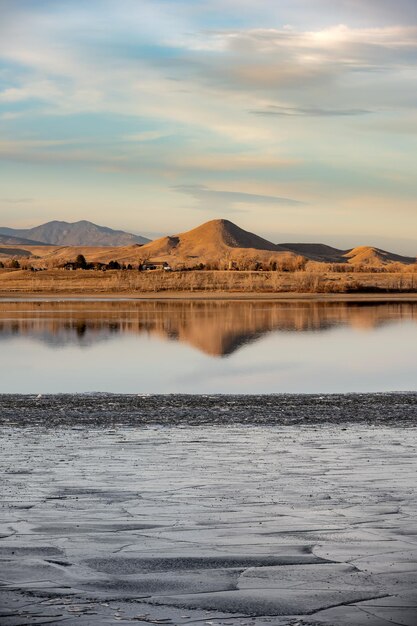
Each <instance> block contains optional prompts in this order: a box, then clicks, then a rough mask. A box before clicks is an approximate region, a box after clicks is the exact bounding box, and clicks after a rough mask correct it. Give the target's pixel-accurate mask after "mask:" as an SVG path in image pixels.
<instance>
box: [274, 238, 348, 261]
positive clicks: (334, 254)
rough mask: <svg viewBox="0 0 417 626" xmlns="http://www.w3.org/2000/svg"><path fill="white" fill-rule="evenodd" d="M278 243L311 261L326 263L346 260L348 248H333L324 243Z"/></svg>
mask: <svg viewBox="0 0 417 626" xmlns="http://www.w3.org/2000/svg"><path fill="white" fill-rule="evenodd" d="M278 245H279V246H280V247H281V248H285V249H286V250H291V252H295V253H296V254H301V255H302V256H305V257H306V258H308V259H310V260H311V261H321V262H324V263H341V262H345V261H346V259H345V258H344V255H345V254H346V252H347V251H346V250H339V249H338V248H332V246H326V245H325V244H323V243H281V244H278Z"/></svg>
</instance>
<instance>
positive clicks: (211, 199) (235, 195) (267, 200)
mask: <svg viewBox="0 0 417 626" xmlns="http://www.w3.org/2000/svg"><path fill="white" fill-rule="evenodd" d="M173 189H175V191H178V192H179V193H184V194H187V195H189V196H191V197H192V198H195V199H196V200H198V201H199V207H198V208H200V209H205V210H206V209H209V210H215V211H217V212H218V211H219V202H221V203H222V210H224V208H225V205H226V208H227V210H228V211H242V210H243V209H242V207H241V205H242V204H243V205H252V206H253V205H259V204H265V205H286V206H300V205H303V204H305V203H304V202H300V201H298V200H294V199H292V198H282V197H279V196H269V195H263V194H254V193H245V192H242V191H222V190H217V189H209V188H208V187H206V186H205V185H175V186H174V187H173ZM236 205H238V206H237V207H236Z"/></svg>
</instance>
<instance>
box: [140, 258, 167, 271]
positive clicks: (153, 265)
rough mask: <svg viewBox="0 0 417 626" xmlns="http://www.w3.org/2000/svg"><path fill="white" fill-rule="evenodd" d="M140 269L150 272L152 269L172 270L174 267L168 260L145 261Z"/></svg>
mask: <svg viewBox="0 0 417 626" xmlns="http://www.w3.org/2000/svg"><path fill="white" fill-rule="evenodd" d="M139 269H140V270H141V271H142V272H149V271H151V270H163V271H165V272H171V271H172V267H171V266H170V264H169V263H167V261H150V260H148V261H145V262H144V263H142V265H139Z"/></svg>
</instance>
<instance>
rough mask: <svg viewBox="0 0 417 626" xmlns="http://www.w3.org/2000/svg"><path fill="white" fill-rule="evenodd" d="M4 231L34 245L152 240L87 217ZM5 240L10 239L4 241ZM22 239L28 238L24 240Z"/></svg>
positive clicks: (121, 243) (0, 230)
mask: <svg viewBox="0 0 417 626" xmlns="http://www.w3.org/2000/svg"><path fill="white" fill-rule="evenodd" d="M0 235H1V236H7V237H13V238H15V239H16V238H18V239H21V240H22V239H26V240H28V239H30V240H31V242H30V243H32V245H33V244H34V243H43V244H49V245H53V246H129V245H133V244H145V243H148V242H149V239H147V238H146V237H141V236H140V235H133V234H132V233H126V232H124V231H123V230H113V229H112V228H107V227H106V226H98V225H97V224H93V223H92V222H88V221H86V220H81V221H79V222H72V223H71V222H61V221H57V220H54V221H52V222H47V223H46V224H42V225H41V226H35V227H34V228H27V229H20V228H19V229H17V228H1V227H0ZM1 243H6V242H5V241H1ZM10 243H13V244H14V243H18V242H17V241H14V242H10ZM22 243H28V242H27V241H26V242H23V241H22Z"/></svg>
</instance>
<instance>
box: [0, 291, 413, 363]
mask: <svg viewBox="0 0 417 626" xmlns="http://www.w3.org/2000/svg"><path fill="white" fill-rule="evenodd" d="M400 320H414V321H416V320H417V303H412V302H410V303H407V302H395V303H393V302H386V303H369V302H362V303H349V302H308V301H307V302H278V303H272V302H236V301H234V302H233V301H230V302H225V301H217V302H209V301H206V302H204V301H190V302H167V301H165V302H163V301H159V302H158V301H144V302H88V303H87V302H27V303H21V302H1V303H0V341H1V342H4V341H7V340H11V339H13V338H16V337H26V338H30V339H31V340H36V341H39V342H42V343H44V344H46V345H48V346H50V347H56V348H62V347H64V346H71V345H74V346H78V347H85V348H87V347H89V346H92V345H93V344H96V343H100V342H105V341H109V340H112V339H114V338H119V337H120V336H121V335H123V336H128V335H144V336H147V337H149V338H155V339H162V340H166V341H177V342H180V343H184V344H188V345H190V346H192V347H194V348H196V349H197V350H199V351H201V352H202V353H204V354H207V355H210V356H212V357H225V356H228V355H231V354H233V353H234V352H236V351H237V350H239V348H241V347H242V346H244V345H246V344H249V343H251V342H254V341H257V340H259V339H260V338H261V337H263V336H264V335H265V334H267V333H270V332H272V331H285V332H290V333H294V332H298V333H300V332H301V333H302V332H324V331H327V330H329V329H332V328H334V327H337V326H346V327H351V328H354V329H363V330H371V329H375V328H378V327H380V326H383V325H385V324H389V323H393V322H398V321H400Z"/></svg>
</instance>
